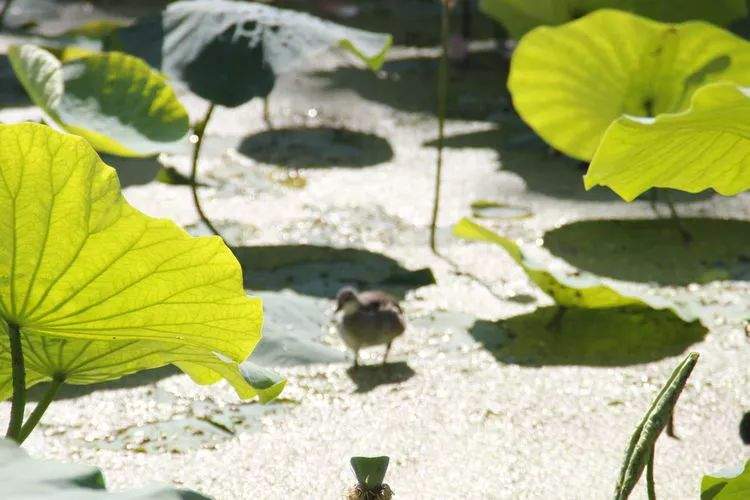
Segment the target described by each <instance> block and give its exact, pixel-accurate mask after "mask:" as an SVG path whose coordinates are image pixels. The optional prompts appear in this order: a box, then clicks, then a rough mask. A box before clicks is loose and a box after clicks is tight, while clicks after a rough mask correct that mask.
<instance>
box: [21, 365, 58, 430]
mask: <svg viewBox="0 0 750 500" xmlns="http://www.w3.org/2000/svg"><path fill="white" fill-rule="evenodd" d="M63 382H65V376H64V375H57V376H55V377H53V378H52V382H50V385H49V388H47V392H45V393H44V396H42V399H40V400H39V402H38V403H37V404H36V408H34V411H32V412H31V415H29V418H28V419H27V420H26V423H24V424H23V427H21V432H20V434H19V436H18V440H17V441H18V444H21V443H23V442H24V441H26V438H27V437H29V434H31V431H33V430H34V428H35V427H36V425H37V424H38V423H39V421H40V420H41V419H42V415H44V412H46V411H47V408H49V405H50V403H52V400H53V399H55V396H57V391H59V390H60V387H61V386H62V385H63Z"/></svg>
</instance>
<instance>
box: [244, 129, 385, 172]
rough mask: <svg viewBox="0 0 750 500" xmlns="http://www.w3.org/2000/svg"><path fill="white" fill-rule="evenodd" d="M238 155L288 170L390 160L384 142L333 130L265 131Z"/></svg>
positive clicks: (366, 135) (247, 138)
mask: <svg viewBox="0 0 750 500" xmlns="http://www.w3.org/2000/svg"><path fill="white" fill-rule="evenodd" d="M238 151H239V152H240V153H241V154H243V155H245V156H247V157H248V158H252V159H254V160H256V161H260V162H263V163H269V164H274V165H279V166H283V167H290V168H327V167H367V166H371V165H377V164H378V163H384V162H387V161H389V160H390V159H391V158H393V149H392V148H391V145H390V143H389V142H388V141H387V140H386V139H384V138H382V137H380V136H377V135H374V134H368V133H364V132H356V131H352V130H347V129H342V128H332V127H315V128H304V127H299V128H282V129H272V130H266V131H264V132H261V133H259V134H255V135H251V136H249V137H246V138H245V139H244V140H243V141H242V143H241V144H240V145H239V147H238Z"/></svg>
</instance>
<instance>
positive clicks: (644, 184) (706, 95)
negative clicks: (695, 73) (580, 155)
mask: <svg viewBox="0 0 750 500" xmlns="http://www.w3.org/2000/svg"><path fill="white" fill-rule="evenodd" d="M584 182H585V185H586V189H590V188H592V187H593V186H596V185H603V186H608V187H610V188H612V189H613V190H614V191H615V192H616V193H617V194H619V195H620V196H621V197H622V198H624V199H625V200H627V201H631V200H633V199H635V198H636V197H637V196H638V195H640V194H641V193H643V192H644V191H647V190H648V189H650V188H652V187H663V188H672V189H680V190H682V191H688V192H691V193H697V192H699V191H703V190H704V189H709V188H713V189H715V190H716V191H717V192H719V193H721V194H723V195H726V196H731V195H734V194H737V193H739V192H741V191H745V190H746V189H748V188H750V88H741V87H737V86H735V85H732V84H713V85H708V86H706V87H703V88H701V89H700V90H698V91H697V92H696V93H695V94H694V96H693V102H692V105H691V107H690V108H689V109H688V110H686V111H684V112H682V113H676V114H663V115H659V116H657V117H656V118H655V119H637V118H633V117H628V116H623V117H622V118H620V119H618V120H616V121H615V122H614V123H613V124H612V125H611V126H610V127H609V128H608V129H607V132H606V133H605V134H604V138H603V139H602V143H601V145H600V146H599V149H598V150H597V152H596V154H595V155H594V159H593V161H592V162H591V166H590V167H589V171H588V173H587V174H586V176H585V177H584Z"/></svg>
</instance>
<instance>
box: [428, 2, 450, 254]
mask: <svg viewBox="0 0 750 500" xmlns="http://www.w3.org/2000/svg"><path fill="white" fill-rule="evenodd" d="M441 3H442V5H443V9H442V15H441V20H440V23H441V29H440V37H441V44H442V47H441V53H440V66H439V67H438V86H437V99H438V140H437V164H436V168H435V198H434V200H433V203H432V222H431V223H430V248H431V249H432V251H433V252H435V253H437V246H436V242H435V231H436V228H437V219H438V213H439V211H440V181H441V178H442V175H443V146H444V143H445V114H446V107H447V106H446V103H447V100H448V36H449V32H450V12H449V9H450V7H449V5H448V1H447V0H443V1H442V2H441Z"/></svg>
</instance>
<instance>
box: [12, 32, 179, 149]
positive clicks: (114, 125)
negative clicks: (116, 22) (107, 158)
mask: <svg viewBox="0 0 750 500" xmlns="http://www.w3.org/2000/svg"><path fill="white" fill-rule="evenodd" d="M8 56H9V58H10V61H11V64H12V65H13V69H14V71H15V72H16V75H17V76H18V79H19V80H20V81H21V83H22V84H23V86H24V88H25V89H26V91H27V92H28V94H29V96H30V97H31V100H32V101H33V102H34V103H35V104H36V105H37V106H39V107H40V108H41V109H42V111H43V112H44V114H45V120H46V121H47V122H48V123H50V124H51V125H54V126H56V127H58V128H60V129H63V130H66V131H68V132H71V133H73V134H76V135H80V136H82V137H85V138H86V139H87V140H88V141H89V142H90V143H91V144H92V145H93V146H94V147H95V148H96V149H97V150H98V151H100V152H104V153H110V154H114V155H120V156H150V155H154V154H157V153H160V152H163V151H166V150H168V149H169V148H170V147H173V145H174V144H175V143H176V142H177V141H180V140H182V139H183V138H184V137H185V136H186V135H187V132H188V127H189V123H188V115H187V112H186V111H185V108H183V107H182V105H181V104H180V102H179V101H178V100H177V97H176V96H175V94H174V92H173V91H172V89H171V88H170V87H169V85H168V84H167V82H166V81H165V80H164V78H163V77H162V76H161V75H160V74H159V73H157V72H156V71H153V70H152V69H151V68H149V67H148V65H147V64H146V63H144V62H143V61H141V60H140V59H138V58H136V57H132V56H129V55H126V54H120V53H106V54H91V55H87V56H84V57H79V58H77V59H74V60H72V61H69V62H66V63H61V62H60V61H59V60H58V59H57V58H56V57H55V56H54V55H52V54H51V53H49V52H47V51H46V50H44V49H42V48H39V47H36V46H33V45H21V46H14V47H11V48H10V50H9V52H8Z"/></svg>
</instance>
